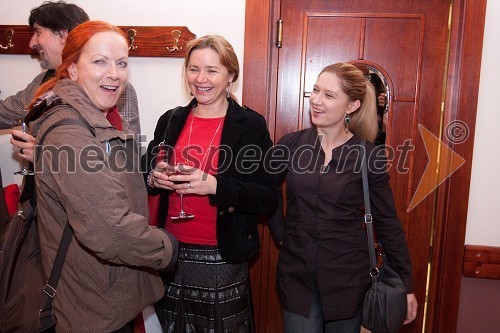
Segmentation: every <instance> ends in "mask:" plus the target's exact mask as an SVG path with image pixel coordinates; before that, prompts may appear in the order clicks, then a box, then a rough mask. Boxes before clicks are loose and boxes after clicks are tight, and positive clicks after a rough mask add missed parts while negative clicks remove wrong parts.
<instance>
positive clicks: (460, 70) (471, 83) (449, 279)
mask: <svg viewBox="0 0 500 333" xmlns="http://www.w3.org/2000/svg"><path fill="white" fill-rule="evenodd" d="M485 16H486V0H456V1H453V18H452V26H451V39H450V59H449V64H448V74H447V87H446V96H447V98H446V101H445V110H444V126H445V127H446V126H447V125H448V124H450V123H452V122H453V121H457V120H459V121H463V122H464V123H466V124H467V127H468V130H469V138H468V139H467V140H466V141H465V142H463V143H461V144H454V143H453V142H452V141H450V140H448V138H447V137H446V136H444V137H443V138H442V141H443V142H444V143H445V144H446V145H447V146H448V147H449V148H451V149H452V150H453V151H454V152H455V153H457V154H458V155H460V156H461V157H462V158H464V159H465V161H466V162H465V164H464V165H463V166H462V167H460V168H459V169H458V170H457V171H456V172H455V173H454V174H453V175H452V176H451V177H450V178H448V180H447V181H446V182H445V183H443V184H442V185H441V186H440V187H438V189H437V200H436V222H435V226H436V227H435V230H434V241H433V245H432V248H433V251H432V257H431V276H430V285H429V298H428V311H427V318H426V329H425V331H426V332H455V331H456V328H457V327H456V326H457V317H458V306H459V301H460V284H461V281H462V263H463V256H464V253H463V251H462V249H463V246H464V244H465V228H466V225H467V209H468V204H467V203H468V202H469V191H470V179H471V169H472V153H473V149H474V131H475V127H476V110H477V98H478V88H479V76H480V68H481V54H482V45H483V33H484V20H485Z"/></svg>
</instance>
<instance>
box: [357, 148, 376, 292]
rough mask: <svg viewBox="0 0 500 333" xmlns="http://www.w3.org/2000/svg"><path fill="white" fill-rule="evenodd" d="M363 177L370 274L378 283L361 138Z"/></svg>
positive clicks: (366, 174)
mask: <svg viewBox="0 0 500 333" xmlns="http://www.w3.org/2000/svg"><path fill="white" fill-rule="evenodd" d="M360 155H361V177H362V179H363V197H364V201H365V225H366V235H367V236H368V250H369V253H370V267H371V268H370V276H371V277H372V283H373V284H376V283H377V278H378V273H379V271H378V268H377V257H376V254H375V241H374V236H373V223H372V222H373V219H372V213H371V208H370V191H369V188H368V170H367V167H366V140H361V151H360Z"/></svg>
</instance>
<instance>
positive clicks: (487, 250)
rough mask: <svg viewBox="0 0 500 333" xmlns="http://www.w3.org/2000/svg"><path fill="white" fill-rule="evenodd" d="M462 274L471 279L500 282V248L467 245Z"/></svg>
mask: <svg viewBox="0 0 500 333" xmlns="http://www.w3.org/2000/svg"><path fill="white" fill-rule="evenodd" d="M462 274H463V276H465V277H471V278H480V279H492V280H500V247H495V246H483V245H466V246H465V248H464V264H463V268H462Z"/></svg>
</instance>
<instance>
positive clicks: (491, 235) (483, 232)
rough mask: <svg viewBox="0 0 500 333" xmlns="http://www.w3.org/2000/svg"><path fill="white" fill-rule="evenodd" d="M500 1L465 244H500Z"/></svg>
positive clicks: (489, 18)
mask: <svg viewBox="0 0 500 333" xmlns="http://www.w3.org/2000/svg"><path fill="white" fill-rule="evenodd" d="M499 18H500V1H498V0H488V2H487V5H486V21H485V30H484V44H483V58H482V62H481V80H480V83H479V101H478V109H477V119H476V135H475V139H474V158H473V161H472V177H471V187H470V198H469V213H468V216H467V232H466V239H465V244H474V245H488V246H500V218H499V209H500V168H499V165H500V151H499V148H498V145H499V143H500V129H499V126H500V107H499V105H498V94H499V83H498V76H499V74H500V62H499V61H498V60H499V59H500V38H498V32H499V31H500V19H499Z"/></svg>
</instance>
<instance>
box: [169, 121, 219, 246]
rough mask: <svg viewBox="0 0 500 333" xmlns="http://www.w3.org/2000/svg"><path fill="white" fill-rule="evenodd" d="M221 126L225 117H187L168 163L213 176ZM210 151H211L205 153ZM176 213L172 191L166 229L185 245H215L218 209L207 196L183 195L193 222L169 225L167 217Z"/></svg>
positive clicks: (178, 221) (177, 196) (182, 221)
mask: <svg viewBox="0 0 500 333" xmlns="http://www.w3.org/2000/svg"><path fill="white" fill-rule="evenodd" d="M223 125H224V117H221V118H198V117H195V116H193V115H192V114H190V115H189V116H188V118H187V120H186V125H185V126H184V128H183V130H182V132H181V134H180V136H179V139H178V140H177V143H176V145H175V147H174V156H173V158H174V159H175V161H174V160H171V161H170V163H171V164H174V163H185V164H190V165H192V164H194V166H195V167H196V168H199V169H201V170H203V171H204V172H206V173H208V174H211V175H214V174H216V173H217V165H218V160H219V149H218V147H219V145H220V139H221V133H222V127H223ZM188 145H189V149H188ZM209 147H211V149H208V151H207V148H209ZM179 210H180V199H179V195H178V194H177V193H176V192H175V191H173V192H172V193H171V194H170V197H169V205H168V217H167V223H166V226H165V228H166V229H167V230H168V231H169V232H171V233H172V234H173V235H174V236H175V237H176V238H177V239H178V240H179V241H181V242H184V243H189V244H202V245H217V237H216V232H215V223H216V219H217V207H213V206H210V205H209V203H208V196H206V195H203V196H200V195H195V194H184V210H185V211H186V212H187V213H190V214H194V218H193V219H189V220H176V221H174V222H172V219H171V218H170V216H173V215H177V214H179Z"/></svg>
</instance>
